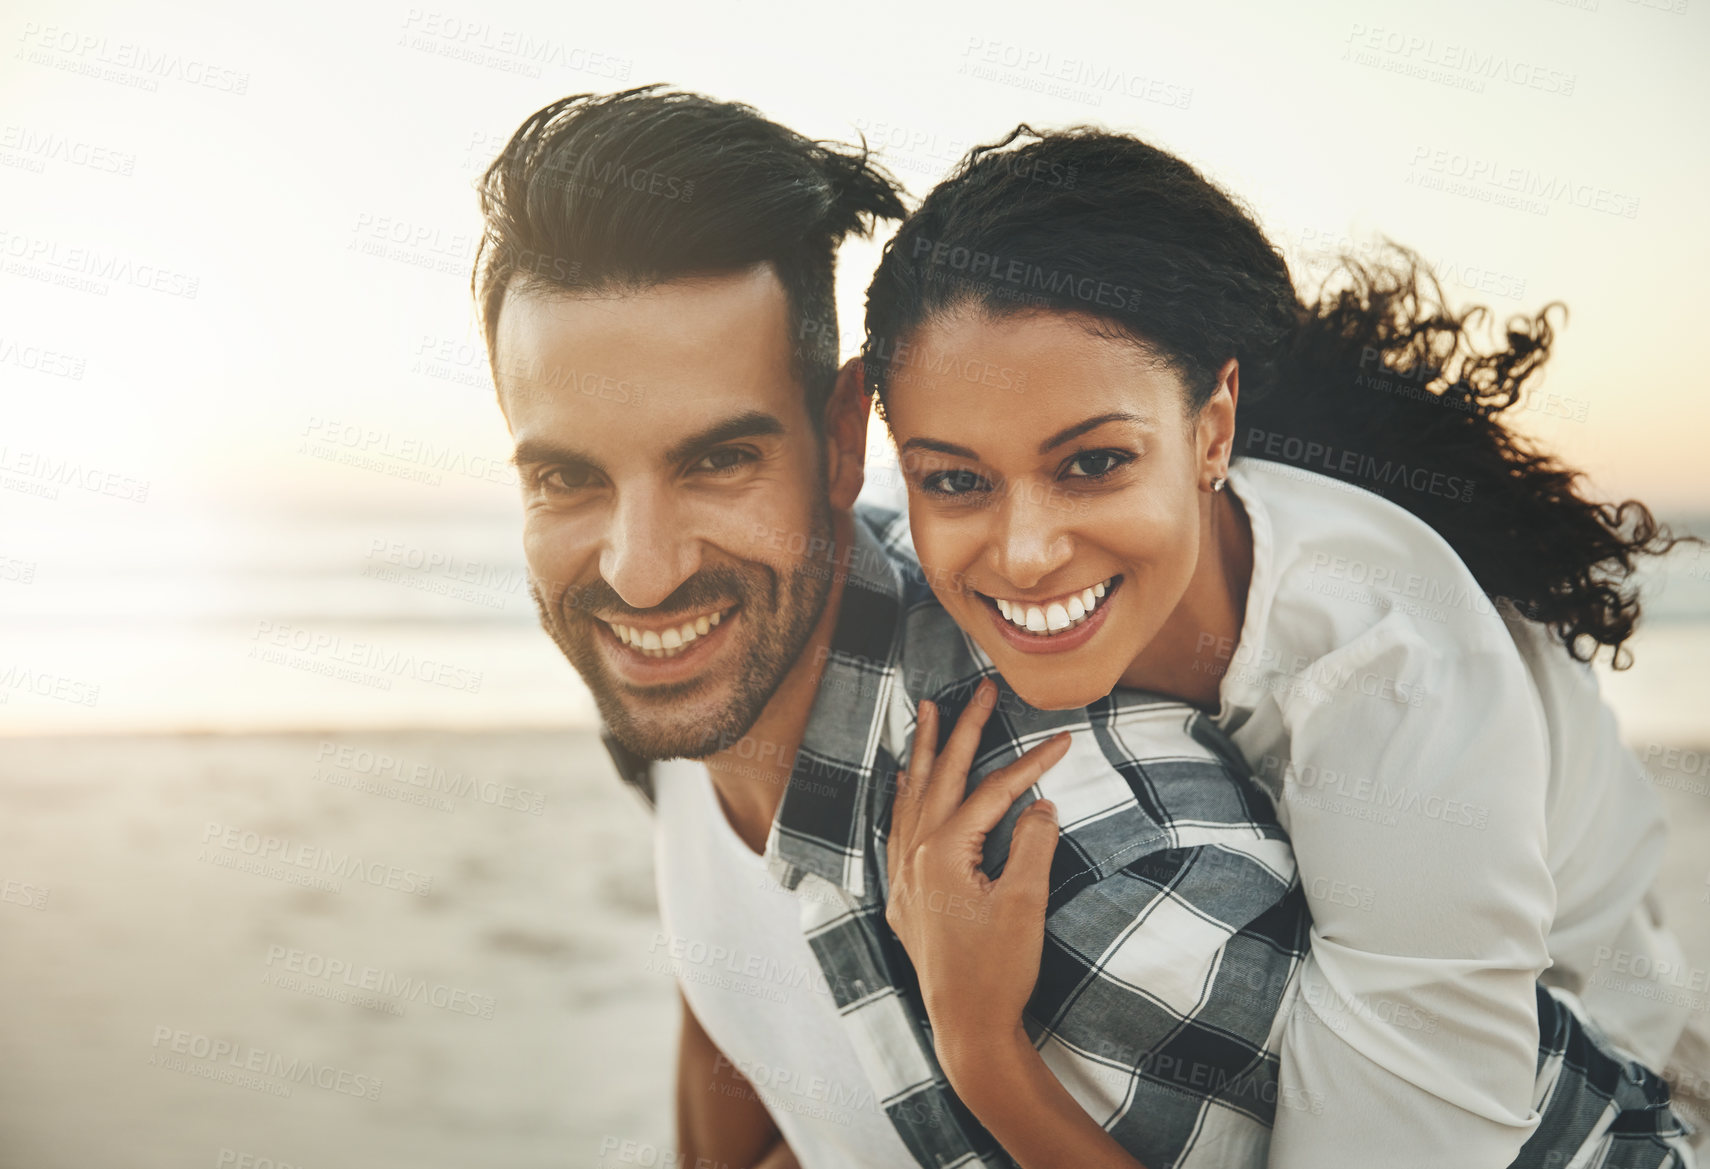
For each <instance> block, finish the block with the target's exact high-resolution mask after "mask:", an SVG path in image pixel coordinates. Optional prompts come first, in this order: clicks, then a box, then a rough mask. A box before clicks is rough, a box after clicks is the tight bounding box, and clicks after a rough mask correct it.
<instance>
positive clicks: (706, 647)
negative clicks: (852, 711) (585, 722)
mask: <svg viewBox="0 0 1710 1169" xmlns="http://www.w3.org/2000/svg"><path fill="white" fill-rule="evenodd" d="M790 358H791V346H790V332H789V314H788V304H787V300H786V297H785V293H784V290H783V287H782V285H781V284H780V283H779V282H778V280H777V278H776V276H775V275H774V273H773V272H772V269H771V268H770V267H769V266H766V265H761V266H758V267H756V268H753V269H749V270H747V271H745V272H741V273H735V274H730V275H719V276H711V277H703V278H695V279H692V280H678V281H673V282H670V283H666V284H662V285H657V286H655V287H652V288H649V289H646V290H644V291H640V292H634V293H624V294H621V295H617V294H613V295H609V296H600V297H594V296H571V295H566V294H562V293H554V292H533V291H522V292H520V293H519V291H518V289H517V288H516V287H513V289H512V290H511V292H510V293H509V294H508V295H507V297H506V300H505V303H504V307H503V310H502V312H501V313H500V317H499V325H498V330H497V335H496V338H495V361H494V366H495V372H494V377H495V379H496V381H497V383H498V387H499V396H500V402H501V405H502V406H503V407H504V410H505V416H506V419H507V420H508V422H509V423H510V428H511V433H512V436H513V437H514V438H515V440H516V463H517V470H518V472H519V474H520V478H521V482H522V492H523V503H524V508H525V520H524V535H523V543H524V550H525V552H526V554H527V557H528V565H529V575H530V577H531V582H530V591H531V593H532V594H533V596H534V598H535V603H536V604H537V605H538V606H539V609H540V619H541V624H542V625H543V626H544V627H545V629H546V631H547V633H549V634H550V635H551V636H552V639H553V640H554V641H555V642H557V644H558V647H559V649H560V650H562V651H563V653H564V656H565V657H567V658H568V659H569V660H570V663H571V664H572V665H574V666H575V667H576V670H577V672H578V673H580V674H581V675H582V678H583V680H584V681H585V682H586V683H587V684H588V687H589V689H590V690H592V691H593V694H594V698H595V700H596V702H597V703H598V704H599V708H600V714H601V716H602V717H603V719H604V720H605V723H606V725H607V727H608V728H609V729H610V730H611V732H612V734H613V735H614V736H615V737H616V738H617V739H618V741H619V742H621V743H622V744H623V745H624V746H625V747H627V748H628V749H630V750H631V751H634V752H635V753H636V754H638V755H641V756H642V757H644V758H650V759H669V758H677V757H690V758H696V757H702V756H705V755H709V754H711V753H713V752H714V751H716V750H718V749H719V748H720V747H721V746H727V745H729V744H730V743H732V742H734V741H735V740H736V739H738V738H740V737H741V736H742V735H743V734H744V733H746V732H747V731H748V729H749V727H751V726H752V725H753V723H754V721H755V719H756V718H757V717H758V716H759V714H760V712H761V710H762V709H763V708H764V707H765V705H766V703H767V701H768V700H769V699H770V698H771V696H772V694H773V692H774V691H775V690H776V689H777V688H778V685H779V683H780V682H781V681H782V680H783V678H784V676H785V675H786V674H787V673H788V672H789V670H790V668H791V667H792V666H793V665H794V664H795V662H796V659H797V657H798V656H799V655H800V654H801V652H802V649H803V647H804V645H805V644H806V642H807V639H808V637H809V635H810V634H811V633H812V631H813V629H814V626H815V624H816V622H817V621H818V620H819V617H820V615H821V613H822V612H823V611H824V608H825V602H826V596H827V593H828V591H829V589H830V583H831V582H830V574H829V573H828V572H827V571H825V569H826V567H827V563H828V560H827V550H828V549H829V546H830V539H831V515H832V513H831V507H832V501H831V500H830V498H829V497H828V493H827V479H826V469H825V468H826V459H827V452H826V449H825V446H824V440H822V439H820V438H817V437H816V435H815V432H814V427H813V425H812V424H811V422H810V419H809V417H808V414H807V406H806V402H805V401H804V396H803V390H802V386H801V383H800V381H799V380H798V379H797V377H796V375H795V374H794V373H793V372H792V369H791V361H790ZM830 457H831V458H832V459H834V460H835V459H836V458H837V455H836V453H835V452H833V453H832V454H831V455H830ZM857 457H858V456H857ZM843 506H847V503H845V504H843Z"/></svg>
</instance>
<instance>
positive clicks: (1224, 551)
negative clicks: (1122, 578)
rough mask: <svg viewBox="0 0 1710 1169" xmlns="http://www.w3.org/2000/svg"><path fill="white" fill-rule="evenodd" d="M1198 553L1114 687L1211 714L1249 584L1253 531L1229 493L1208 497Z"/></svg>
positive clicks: (1237, 636)
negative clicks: (1177, 593) (1169, 607)
mask: <svg viewBox="0 0 1710 1169" xmlns="http://www.w3.org/2000/svg"><path fill="white" fill-rule="evenodd" d="M1199 548H1200V552H1199V561H1198V563H1197V564H1196V565H1195V567H1194V574H1193V578H1192V579H1191V580H1190V581H1189V582H1188V587H1187V591H1186V592H1185V593H1183V594H1182V599H1181V602H1180V603H1179V604H1177V606H1176V608H1175V610H1174V611H1173V612H1172V613H1171V614H1170V616H1169V617H1168V618H1167V619H1166V620H1165V622H1164V625H1163V628H1161V629H1160V630H1158V635H1157V636H1156V637H1154V638H1153V639H1152V641H1151V643H1150V644H1149V645H1147V646H1146V648H1145V649H1144V650H1142V651H1141V652H1140V654H1139V656H1138V657H1136V658H1135V659H1134V661H1133V663H1132V664H1131V665H1130V666H1129V667H1128V669H1127V670H1125V671H1123V674H1122V685H1124V686H1130V687H1134V688H1136V689H1140V690H1151V691H1154V692H1156V693H1159V694H1168V695H1171V696H1172V697H1176V698H1181V699H1183V700H1185V701H1187V702H1191V703H1193V704H1194V705H1195V706H1198V707H1200V708H1202V709H1205V710H1216V709H1217V708H1218V707H1219V706H1220V705H1221V699H1220V697H1219V695H1218V688H1219V686H1220V685H1221V684H1222V681H1223V676H1224V674H1226V673H1227V672H1228V671H1229V669H1230V664H1231V660H1232V658H1233V657H1234V654H1235V646H1236V643H1237V642H1238V641H1239V640H1240V638H1241V625H1242V622H1243V621H1244V620H1245V619H1246V615H1247V587H1248V585H1249V583H1250V582H1251V580H1252V576H1253V529H1252V525H1251V524H1249V523H1248V521H1247V513H1246V511H1245V510H1244V509H1243V508H1242V507H1241V503H1240V501H1239V500H1238V499H1236V498H1235V492H1234V491H1233V490H1225V491H1222V492H1218V493H1217V494H1214V495H1213V496H1212V497H1211V505H1210V506H1209V507H1208V508H1207V509H1206V513H1205V519H1204V522H1203V523H1202V525H1201V529H1200V544H1199Z"/></svg>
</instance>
